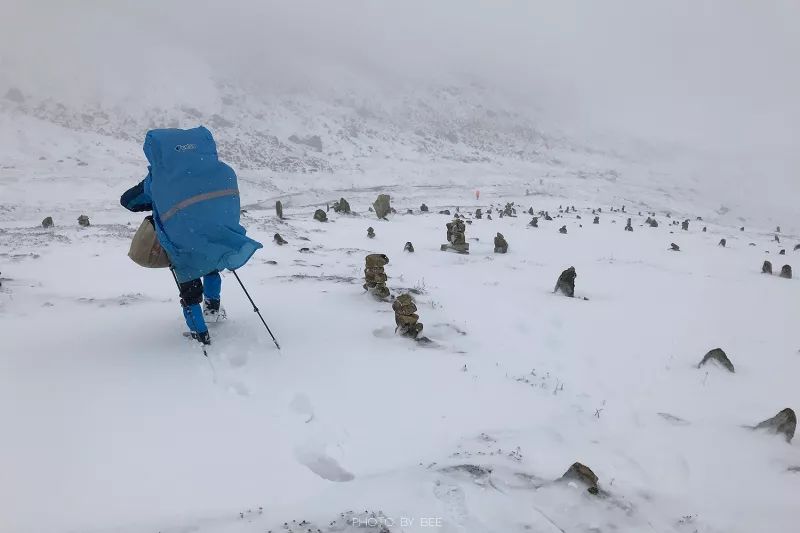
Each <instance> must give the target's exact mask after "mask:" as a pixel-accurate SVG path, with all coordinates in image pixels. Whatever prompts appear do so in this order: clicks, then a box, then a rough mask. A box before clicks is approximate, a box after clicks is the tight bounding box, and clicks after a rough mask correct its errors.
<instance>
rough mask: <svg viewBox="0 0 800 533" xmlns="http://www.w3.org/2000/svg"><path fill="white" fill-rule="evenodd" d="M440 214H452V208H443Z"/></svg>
mask: <svg viewBox="0 0 800 533" xmlns="http://www.w3.org/2000/svg"><path fill="white" fill-rule="evenodd" d="M439 214H440V215H450V210H449V209H442V210H441V211H439Z"/></svg>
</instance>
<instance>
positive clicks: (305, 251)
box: [300, 248, 311, 254]
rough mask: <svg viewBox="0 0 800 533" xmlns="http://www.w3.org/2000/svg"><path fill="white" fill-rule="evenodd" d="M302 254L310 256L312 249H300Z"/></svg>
mask: <svg viewBox="0 0 800 533" xmlns="http://www.w3.org/2000/svg"><path fill="white" fill-rule="evenodd" d="M300 253H301V254H310V253H311V248H300Z"/></svg>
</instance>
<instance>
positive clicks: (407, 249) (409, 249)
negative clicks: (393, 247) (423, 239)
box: [403, 241, 414, 254]
mask: <svg viewBox="0 0 800 533" xmlns="http://www.w3.org/2000/svg"><path fill="white" fill-rule="evenodd" d="M403 251H404V252H409V253H412V254H413V253H414V245H413V244H411V242H410V241H409V242H407V243H406V245H405V246H403Z"/></svg>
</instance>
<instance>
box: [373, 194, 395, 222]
mask: <svg viewBox="0 0 800 533" xmlns="http://www.w3.org/2000/svg"><path fill="white" fill-rule="evenodd" d="M372 206H373V207H374V208H375V214H376V215H378V218H380V219H383V220H385V219H386V216H387V215H388V214H389V213H391V212H392V206H391V205H390V204H389V195H388V194H379V195H378V198H377V199H376V200H375V202H374V203H373V204H372Z"/></svg>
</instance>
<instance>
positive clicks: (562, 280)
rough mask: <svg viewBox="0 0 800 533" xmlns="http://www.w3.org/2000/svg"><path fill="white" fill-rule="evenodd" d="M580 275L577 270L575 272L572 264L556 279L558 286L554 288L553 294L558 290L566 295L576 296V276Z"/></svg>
mask: <svg viewBox="0 0 800 533" xmlns="http://www.w3.org/2000/svg"><path fill="white" fill-rule="evenodd" d="M577 277H578V274H577V272H575V267H573V266H571V267H569V268H568V269H566V270H565V271H563V272H562V273H561V275H560V276H558V280H556V286H555V288H554V289H553V294H555V293H556V292H558V291H561V292H562V293H563V294H564V295H566V296H569V297H570V298H572V297H574V296H575V278H577Z"/></svg>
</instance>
